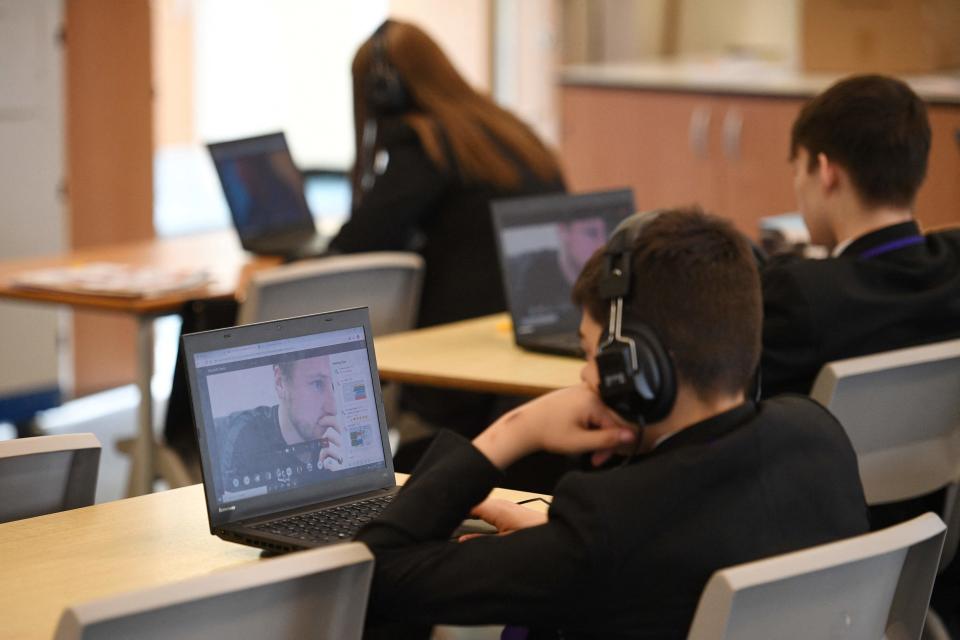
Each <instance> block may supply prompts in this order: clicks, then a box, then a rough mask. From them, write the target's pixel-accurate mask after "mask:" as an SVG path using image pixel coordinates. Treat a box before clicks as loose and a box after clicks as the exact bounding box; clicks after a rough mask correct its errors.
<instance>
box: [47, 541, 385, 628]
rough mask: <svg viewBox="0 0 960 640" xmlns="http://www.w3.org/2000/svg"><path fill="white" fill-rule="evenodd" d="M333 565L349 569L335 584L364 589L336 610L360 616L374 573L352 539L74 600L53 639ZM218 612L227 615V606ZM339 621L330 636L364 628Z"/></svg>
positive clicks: (365, 553)
mask: <svg viewBox="0 0 960 640" xmlns="http://www.w3.org/2000/svg"><path fill="white" fill-rule="evenodd" d="M338 569H354V570H353V571H350V572H349V574H348V575H345V576H343V577H342V578H341V579H340V580H338V582H337V584H338V586H341V587H343V588H348V589H349V588H351V587H353V588H356V587H361V588H362V591H363V597H362V598H360V599H359V600H352V601H350V602H347V603H346V604H345V607H343V608H341V609H338V611H339V612H341V614H342V615H341V617H342V618H344V619H348V620H359V621H362V620H363V619H364V615H365V613H366V606H367V597H368V592H369V588H370V583H371V580H372V578H373V554H372V553H371V552H370V550H369V549H367V547H366V546H365V545H363V544H362V543H359V542H351V543H345V544H338V545H332V546H327V547H320V548H316V549H310V550H307V551H301V552H297V553H291V554H287V555H284V556H281V557H278V558H271V559H267V560H261V561H257V562H252V563H248V564H244V565H240V566H237V567H233V568H230V569H225V570H223V571H217V572H214V573H210V574H207V575H202V576H197V577H194V578H189V579H187V580H182V581H179V582H173V583H169V584H164V585H160V586H156V587H149V588H146V589H140V590H137V591H129V592H125V593H120V594H117V595H114V596H108V597H106V598H100V599H96V600H91V601H88V602H84V603H80V604H76V605H73V606H70V607H68V608H67V609H65V610H64V611H63V613H62V615H61V617H60V621H59V624H58V625H57V630H56V632H55V634H54V639H55V640H81V639H82V638H85V637H87V635H86V631H89V630H90V628H91V627H94V626H96V625H98V624H104V623H109V622H114V621H122V620H123V619H124V618H131V617H134V616H139V615H141V614H149V613H151V612H159V611H162V610H166V609H173V608H176V607H178V606H180V605H187V604H191V603H197V602H200V601H204V600H210V599H213V598H216V597H218V596H226V595H231V594H238V593H239V592H242V591H246V590H250V589H256V588H259V587H268V586H271V585H280V584H282V583H287V582H292V581H295V580H297V579H299V578H306V577H309V576H312V575H315V574H320V573H324V572H329V571H334V570H338ZM174 611H175V610H174ZM221 613H223V614H224V615H229V613H230V612H229V611H224V612H221ZM297 622H302V621H297ZM343 622H344V621H343V620H340V621H337V622H335V626H338V629H334V630H333V632H334V633H335V635H332V636H329V637H338V638H339V637H343V638H357V639H359V638H360V636H361V634H362V630H363V629H362V627H363V624H362V622H361V623H360V625H359V628H353V627H351V628H344V625H343ZM300 626H302V624H301V625H300ZM287 631H288V632H289V631H290V629H287ZM155 635H156V634H155ZM161 636H162V634H161ZM98 637H99V636H98ZM158 637H160V636H158ZM277 637H284V636H277ZM324 637H326V636H324Z"/></svg>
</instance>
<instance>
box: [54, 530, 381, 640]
mask: <svg viewBox="0 0 960 640" xmlns="http://www.w3.org/2000/svg"><path fill="white" fill-rule="evenodd" d="M372 577H373V555H372V554H371V553H370V550H369V549H367V547H366V546H364V545H363V544H361V543H359V542H351V543H346V544H338V545H333V546H329V547H320V548H317V549H311V550H308V551H301V552H297V553H291V554H287V555H285V556H281V557H278V558H270V559H265V560H259V561H256V562H251V563H249V564H244V565H241V566H239V567H235V568H231V569H225V570H223V571H217V572H214V573H210V574H207V575H202V576H198V577H195V578H191V579H188V580H183V581H181V582H175V583H171V584H165V585H161V586H159V587H152V588H147V589H142V590H138V591H133V592H128V593H122V594H119V595H115V596H110V597H106V598H102V599H97V600H91V601H89V602H84V603H81V604H76V605H73V606H71V607H68V608H67V609H66V610H65V611H64V612H63V614H62V616H61V618H60V622H59V624H58V626H57V630H56V633H55V634H54V639H55V640H101V639H103V640H108V639H109V640H113V639H114V638H138V640H154V639H156V640H160V639H161V638H163V639H170V640H187V639H197V640H199V639H201V638H202V639H204V640H237V639H238V638H271V639H275V640H284V639H290V640H293V639H297V640H300V639H305V640H309V639H311V638H317V639H319V638H338V639H340V638H343V639H344V640H350V639H359V638H360V637H361V635H362V633H363V623H364V616H365V614H366V609H367V597H368V595H369V591H370V581H371V579H372Z"/></svg>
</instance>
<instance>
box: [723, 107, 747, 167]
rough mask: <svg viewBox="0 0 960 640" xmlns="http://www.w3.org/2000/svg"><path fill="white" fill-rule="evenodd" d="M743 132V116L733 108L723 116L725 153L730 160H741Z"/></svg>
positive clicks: (738, 110)
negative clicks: (741, 136)
mask: <svg viewBox="0 0 960 640" xmlns="http://www.w3.org/2000/svg"><path fill="white" fill-rule="evenodd" d="M742 132H743V114H742V113H740V109H737V108H736V107H732V108H730V109H728V110H727V113H726V114H725V115H724V116H723V153H724V155H726V156H727V159H728V160H739V159H740V134H741V133H742Z"/></svg>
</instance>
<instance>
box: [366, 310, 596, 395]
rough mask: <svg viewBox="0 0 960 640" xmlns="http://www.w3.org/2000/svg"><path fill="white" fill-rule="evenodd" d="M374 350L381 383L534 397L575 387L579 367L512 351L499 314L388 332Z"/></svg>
mask: <svg viewBox="0 0 960 640" xmlns="http://www.w3.org/2000/svg"><path fill="white" fill-rule="evenodd" d="M375 347H376V354H377V367H378V369H379V371H380V378H381V379H383V380H394V381H396V382H404V383H411V384H422V385H429V386H434V387H447V388H451V389H462V390H467V391H484V392H493V393H504V394H510V395H520V396H536V395H540V394H543V393H547V392H550V391H553V390H555V389H560V388H562V387H567V386H570V385H573V384H577V383H578V382H579V381H580V369H581V368H582V367H583V360H580V359H577V358H569V357H565V356H553V355H546V354H541V353H533V352H530V351H525V350H523V349H521V348H519V347H517V346H516V344H514V341H513V332H512V331H511V328H510V317H509V316H508V315H507V314H505V313H502V314H497V315H492V316H485V317H483V318H476V319H473V320H464V321H462V322H454V323H451V324H445V325H439V326H436V327H429V328H427V329H418V330H416V331H407V332H403V333H395V334H391V335H388V336H384V337H382V338H377V339H376V340H375Z"/></svg>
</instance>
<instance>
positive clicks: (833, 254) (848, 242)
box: [830, 236, 859, 258]
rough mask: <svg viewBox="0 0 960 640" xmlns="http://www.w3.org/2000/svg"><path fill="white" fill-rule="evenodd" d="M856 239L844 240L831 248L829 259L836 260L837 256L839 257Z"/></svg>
mask: <svg viewBox="0 0 960 640" xmlns="http://www.w3.org/2000/svg"><path fill="white" fill-rule="evenodd" d="M858 237H859V236H858ZM856 239H857V238H847V239H846V240H844V241H843V242H841V243H840V244H838V245H837V246H835V247H834V248H833V251H831V252H830V257H831V258H836V257H837V256H839V255H840V254H841V253H843V252H844V251H845V250H846V248H847V247H849V246H850V245H851V244H853V241H854V240H856Z"/></svg>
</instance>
